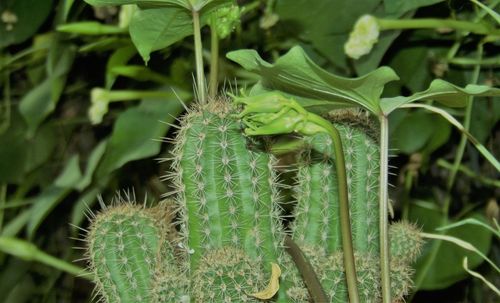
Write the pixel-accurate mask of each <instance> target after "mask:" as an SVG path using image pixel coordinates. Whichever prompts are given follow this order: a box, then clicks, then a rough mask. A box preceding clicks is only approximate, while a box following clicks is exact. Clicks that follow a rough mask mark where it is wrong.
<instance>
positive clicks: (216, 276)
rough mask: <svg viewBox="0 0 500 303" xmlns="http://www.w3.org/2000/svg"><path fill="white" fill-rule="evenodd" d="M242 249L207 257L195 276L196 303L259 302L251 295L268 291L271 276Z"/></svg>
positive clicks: (217, 251)
mask: <svg viewBox="0 0 500 303" xmlns="http://www.w3.org/2000/svg"><path fill="white" fill-rule="evenodd" d="M262 265H263V264H262V262H257V261H255V260H254V259H253V258H251V257H250V256H248V255H247V254H246V252H245V251H244V250H242V249H239V248H235V247H232V246H226V247H223V248H218V249H214V250H212V251H210V252H209V253H207V254H206V255H204V256H203V258H202V260H201V262H200V266H199V267H198V268H197V269H196V271H195V272H194V274H193V288H192V292H191V293H192V296H193V298H192V299H193V300H194V302H200V303H201V302H258V300H257V299H255V298H253V297H251V296H250V294H252V293H255V292H258V291H260V290H261V289H264V288H265V286H266V283H267V280H268V275H267V274H266V273H265V271H264V269H263V268H262V267H263V266H262Z"/></svg>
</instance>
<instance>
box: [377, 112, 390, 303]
mask: <svg viewBox="0 0 500 303" xmlns="http://www.w3.org/2000/svg"><path fill="white" fill-rule="evenodd" d="M379 121H380V185H379V212H380V219H379V220H380V222H379V224H380V271H381V275H380V277H381V283H380V284H381V286H382V302H383V303H391V277H390V267H389V262H390V256H389V224H388V215H387V214H388V212H389V205H388V203H389V199H388V198H389V197H388V189H387V186H388V173H389V172H388V166H389V120H388V119H387V116H385V115H381V116H379Z"/></svg>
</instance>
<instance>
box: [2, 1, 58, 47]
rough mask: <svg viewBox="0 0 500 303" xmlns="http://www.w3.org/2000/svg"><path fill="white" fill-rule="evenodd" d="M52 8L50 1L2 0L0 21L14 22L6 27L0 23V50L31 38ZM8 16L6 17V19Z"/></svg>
mask: <svg viewBox="0 0 500 303" xmlns="http://www.w3.org/2000/svg"><path fill="white" fill-rule="evenodd" d="M51 8H52V0H44V1H40V0H2V1H0V14H2V15H3V17H2V19H3V20H6V19H11V20H12V21H14V20H15V22H12V23H10V24H11V26H9V25H7V23H5V22H4V21H2V22H0V49H2V48H4V47H6V46H9V45H11V44H17V43H21V42H23V41H25V40H26V39H28V38H29V37H31V36H32V35H33V34H34V33H35V32H36V31H37V29H38V27H40V25H42V23H43V21H45V19H46V18H47V16H48V15H49V13H50V11H51ZM7 16H8V17H7Z"/></svg>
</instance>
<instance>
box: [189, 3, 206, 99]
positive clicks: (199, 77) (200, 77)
mask: <svg viewBox="0 0 500 303" xmlns="http://www.w3.org/2000/svg"><path fill="white" fill-rule="evenodd" d="M192 14H193V32H194V54H195V61H196V83H197V84H196V86H197V87H196V88H197V97H198V101H199V102H200V103H201V104H205V103H206V102H207V97H206V93H205V89H206V87H205V73H204V71H203V54H202V52H203V45H202V42H201V26H200V14H199V12H198V11H197V10H195V9H193V11H192Z"/></svg>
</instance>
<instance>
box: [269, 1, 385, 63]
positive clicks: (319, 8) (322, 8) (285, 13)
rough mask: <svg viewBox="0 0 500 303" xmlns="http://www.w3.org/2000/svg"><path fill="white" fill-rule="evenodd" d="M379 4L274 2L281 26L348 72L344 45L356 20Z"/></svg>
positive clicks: (373, 10) (369, 2)
mask: <svg viewBox="0 0 500 303" xmlns="http://www.w3.org/2000/svg"><path fill="white" fill-rule="evenodd" d="M380 2H381V1H380V0H357V1H356V3H355V5H354V4H353V1H351V0H336V1H332V0H294V1H289V0H277V1H276V9H275V12H276V14H278V15H279V17H280V24H282V25H283V27H286V28H288V29H289V33H290V34H294V35H297V37H296V38H298V39H299V40H300V41H306V42H309V43H311V45H312V46H313V47H314V48H315V49H316V50H318V52H319V53H321V54H322V55H323V56H324V57H325V58H327V59H328V60H329V61H330V62H332V63H333V65H334V66H336V67H340V68H342V69H344V70H347V69H348V61H347V60H346V55H345V53H344V43H345V42H346V41H347V38H348V36H349V33H350V32H351V30H352V27H353V25H354V23H355V22H356V20H357V19H358V18H359V17H360V16H361V15H364V14H372V13H374V12H375V11H376V10H377V8H378V7H380Z"/></svg>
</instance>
